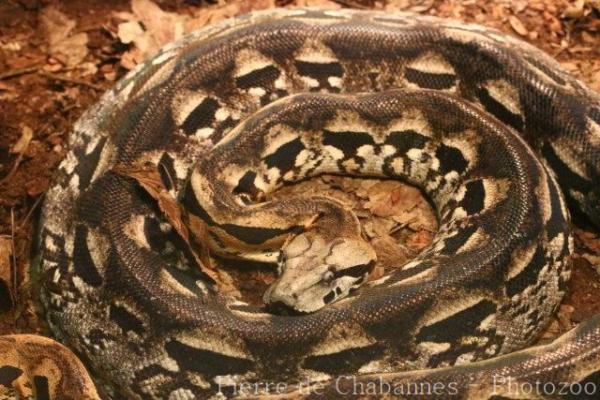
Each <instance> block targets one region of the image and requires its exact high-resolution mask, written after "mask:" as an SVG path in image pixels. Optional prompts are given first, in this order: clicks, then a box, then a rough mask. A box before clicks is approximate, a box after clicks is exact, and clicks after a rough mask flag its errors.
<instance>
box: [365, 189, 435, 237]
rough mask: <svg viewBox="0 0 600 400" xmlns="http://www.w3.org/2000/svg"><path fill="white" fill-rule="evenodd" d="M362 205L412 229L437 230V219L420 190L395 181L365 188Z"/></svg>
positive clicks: (380, 215)
mask: <svg viewBox="0 0 600 400" xmlns="http://www.w3.org/2000/svg"><path fill="white" fill-rule="evenodd" d="M367 196H368V199H369V200H368V201H367V203H365V205H364V207H365V208H366V209H368V210H370V211H371V212H372V213H373V214H374V215H376V216H379V217H391V218H392V219H393V220H394V221H395V222H397V223H399V224H401V225H407V226H409V227H410V228H411V229H413V230H421V229H425V230H428V231H431V232H434V231H436V230H437V219H436V217H435V214H434V213H433V211H432V209H431V207H430V205H429V203H427V201H426V200H425V198H424V197H423V194H422V193H421V191H420V190H419V189H417V188H415V187H413V186H408V185H405V184H402V183H401V182H397V181H381V182H378V183H377V184H375V185H373V186H371V187H370V188H369V189H368V190H367Z"/></svg>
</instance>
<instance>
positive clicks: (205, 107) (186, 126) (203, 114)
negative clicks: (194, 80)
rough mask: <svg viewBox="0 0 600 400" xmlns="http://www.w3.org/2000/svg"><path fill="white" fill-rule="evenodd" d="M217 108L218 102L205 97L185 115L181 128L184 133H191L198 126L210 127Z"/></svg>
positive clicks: (198, 127)
mask: <svg viewBox="0 0 600 400" xmlns="http://www.w3.org/2000/svg"><path fill="white" fill-rule="evenodd" d="M218 109H219V102H218V101H217V100H215V99H213V98H211V97H206V98H205V99H204V100H202V102H201V103H200V104H198V105H197V106H196V108H194V110H193V111H192V112H191V113H190V115H188V116H187V118H186V119H185V121H183V124H182V125H181V128H182V129H183V131H184V132H185V134H186V135H192V134H194V133H196V131H197V130H198V129H200V128H206V127H211V126H212V124H213V122H214V120H215V113H216V112H217V110H218Z"/></svg>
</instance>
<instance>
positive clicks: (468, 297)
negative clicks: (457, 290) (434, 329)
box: [421, 293, 486, 329]
mask: <svg viewBox="0 0 600 400" xmlns="http://www.w3.org/2000/svg"><path fill="white" fill-rule="evenodd" d="M484 299H486V296H483V295H481V294H478V293H471V294H465V295H464V296H460V297H458V298H456V299H451V300H448V299H443V298H440V299H438V301H436V303H435V305H434V306H433V307H431V308H430V309H429V310H428V311H427V313H426V315H425V316H424V318H423V320H422V321H423V324H422V325H421V327H422V328H421V329H423V328H425V327H429V326H431V325H434V324H436V323H438V322H440V321H443V320H445V319H448V318H452V317H453V316H454V315H456V314H458V313H460V312H461V311H464V310H467V309H469V308H471V307H473V306H475V305H476V304H478V303H480V302H481V301H482V300H484Z"/></svg>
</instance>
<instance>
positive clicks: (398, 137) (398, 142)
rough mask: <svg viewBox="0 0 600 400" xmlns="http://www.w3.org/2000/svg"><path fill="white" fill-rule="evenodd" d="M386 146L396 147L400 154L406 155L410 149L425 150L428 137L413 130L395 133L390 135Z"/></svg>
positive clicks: (386, 140)
mask: <svg viewBox="0 0 600 400" xmlns="http://www.w3.org/2000/svg"><path fill="white" fill-rule="evenodd" d="M385 144H389V145H391V146H394V147H395V148H396V151H397V153H398V154H400V155H405V154H406V153H407V152H408V151H409V150H410V149H423V148H424V147H425V144H427V137H426V136H423V135H421V134H420V133H417V132H415V131H413V130H406V131H394V132H390V133H389V134H388V137H387V138H386V139H385Z"/></svg>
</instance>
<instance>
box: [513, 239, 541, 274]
mask: <svg viewBox="0 0 600 400" xmlns="http://www.w3.org/2000/svg"><path fill="white" fill-rule="evenodd" d="M536 249H537V243H533V244H530V245H528V246H527V247H525V248H520V249H517V250H515V251H514V252H513V254H512V261H511V262H510V264H509V266H508V269H507V271H508V273H507V277H508V279H512V278H514V277H515V276H517V275H519V274H520V273H521V272H522V271H523V270H524V269H525V267H526V266H527V265H528V264H529V263H530V262H531V260H532V259H533V255H534V254H535V251H536Z"/></svg>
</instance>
